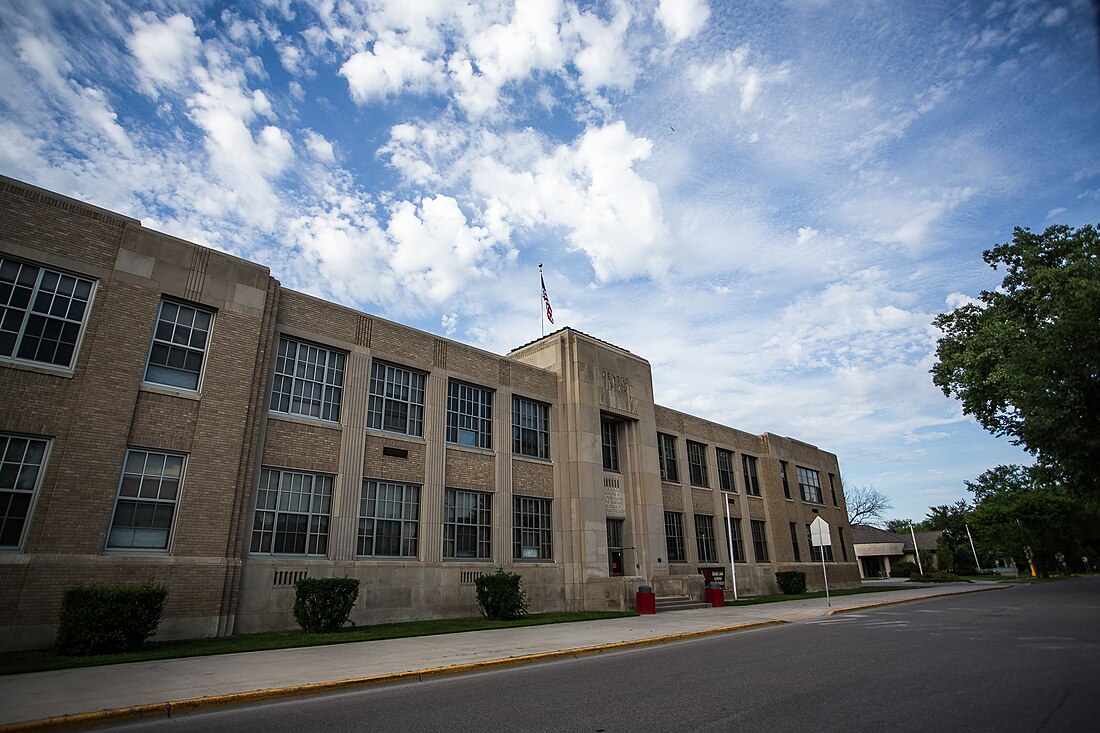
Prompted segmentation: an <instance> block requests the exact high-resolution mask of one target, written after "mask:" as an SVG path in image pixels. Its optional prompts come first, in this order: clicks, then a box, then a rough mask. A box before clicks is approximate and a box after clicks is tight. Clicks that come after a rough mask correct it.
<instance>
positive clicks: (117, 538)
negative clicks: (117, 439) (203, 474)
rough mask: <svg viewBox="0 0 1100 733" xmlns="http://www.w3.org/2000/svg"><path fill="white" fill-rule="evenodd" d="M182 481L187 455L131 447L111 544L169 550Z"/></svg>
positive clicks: (127, 457)
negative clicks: (184, 461)
mask: <svg viewBox="0 0 1100 733" xmlns="http://www.w3.org/2000/svg"><path fill="white" fill-rule="evenodd" d="M182 481H183V456H181V455H175V454H172V453H158V452H155V451H144V450H133V449H129V450H127V451H126V461H125V463H124V464H123V467H122V479H121V480H120V481H119V484H118V499H117V501H116V502H115V514H114V517H113V518H112V519H111V531H110V532H109V533H108V535H107V547H116V548H127V549H142V550H167V549H168V535H169V533H170V532H171V530H172V518H173V517H174V516H175V514H176V501H177V500H178V499H179V493H180V484H181V482H182Z"/></svg>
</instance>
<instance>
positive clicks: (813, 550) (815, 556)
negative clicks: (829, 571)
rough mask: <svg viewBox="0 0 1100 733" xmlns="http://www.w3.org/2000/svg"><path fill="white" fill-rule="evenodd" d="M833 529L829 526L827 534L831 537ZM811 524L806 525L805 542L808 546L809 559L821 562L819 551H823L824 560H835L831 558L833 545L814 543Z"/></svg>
mask: <svg viewBox="0 0 1100 733" xmlns="http://www.w3.org/2000/svg"><path fill="white" fill-rule="evenodd" d="M832 533H833V529H832V527H830V528H829V536H830V539H831V538H832ZM813 537H814V534H813V525H812V524H807V525H806V543H807V544H808V545H809V546H810V560H811V561H813V562H821V551H822V550H824V551H825V562H836V561H835V560H834V559H833V546H832V545H825V546H824V547H818V546H817V545H815V544H814V539H813Z"/></svg>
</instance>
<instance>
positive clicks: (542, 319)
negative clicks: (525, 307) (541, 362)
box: [539, 262, 546, 336]
mask: <svg viewBox="0 0 1100 733" xmlns="http://www.w3.org/2000/svg"><path fill="white" fill-rule="evenodd" d="M542 283H543V279H542V263H541V262H540V263H539V331H540V332H541V334H542V335H543V336H545V335H546V308H545V306H544V304H543V302H542Z"/></svg>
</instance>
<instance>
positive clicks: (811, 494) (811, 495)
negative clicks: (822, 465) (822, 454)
mask: <svg viewBox="0 0 1100 733" xmlns="http://www.w3.org/2000/svg"><path fill="white" fill-rule="evenodd" d="M795 468H796V470H797V471H798V488H799V489H801V490H802V500H803V501H808V502H810V503H812V504H823V503H824V502H823V501H821V476H820V475H819V474H818V472H817V471H815V470H813V469H812V468H803V467H802V466H796V467H795Z"/></svg>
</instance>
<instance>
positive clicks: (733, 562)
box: [722, 492, 737, 601]
mask: <svg viewBox="0 0 1100 733" xmlns="http://www.w3.org/2000/svg"><path fill="white" fill-rule="evenodd" d="M722 498H723V499H724V500H725V501H724V503H725V505H726V539H727V540H729V543H730V574H731V575H732V576H733V600H735V601H736V600H737V559H736V558H735V557H734V556H733V523H732V522H731V521H730V497H729V494H726V493H724V492H723V494H722Z"/></svg>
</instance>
